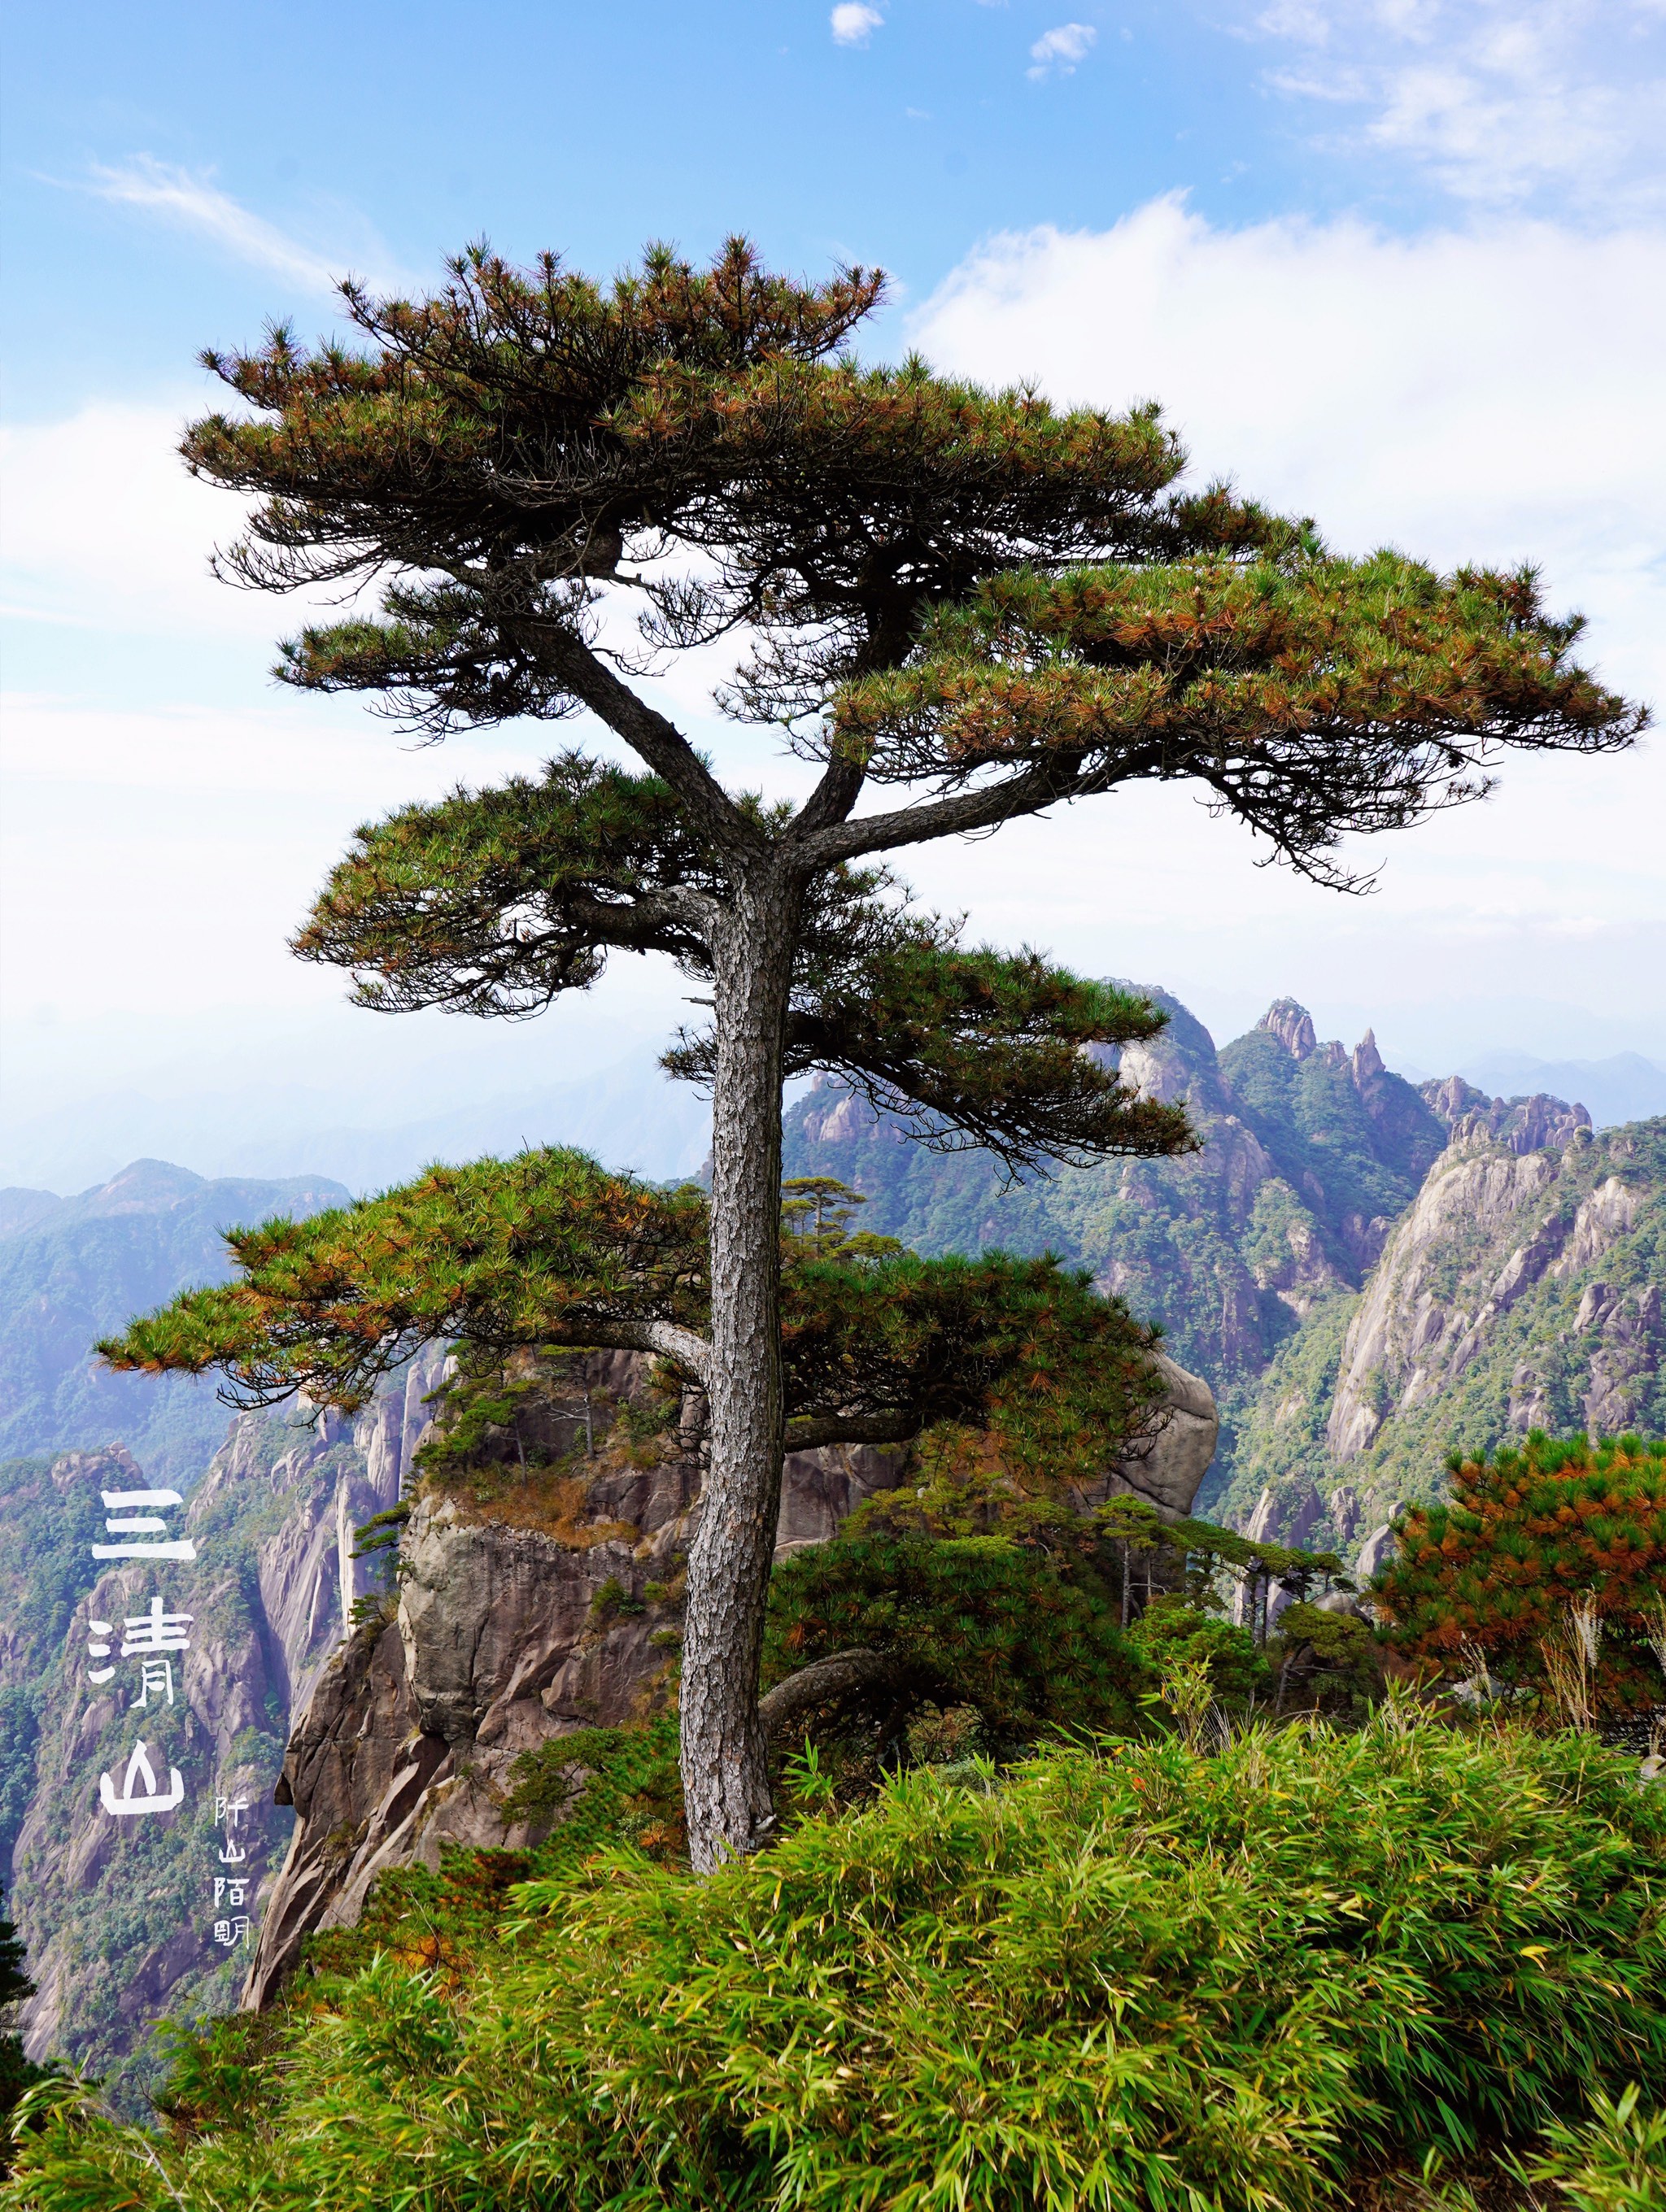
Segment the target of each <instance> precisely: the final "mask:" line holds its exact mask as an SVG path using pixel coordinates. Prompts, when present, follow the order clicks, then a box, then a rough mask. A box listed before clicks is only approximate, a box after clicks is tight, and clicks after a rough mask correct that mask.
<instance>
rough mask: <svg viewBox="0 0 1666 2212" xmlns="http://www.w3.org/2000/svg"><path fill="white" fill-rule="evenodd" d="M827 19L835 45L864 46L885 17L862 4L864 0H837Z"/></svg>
mask: <svg viewBox="0 0 1666 2212" xmlns="http://www.w3.org/2000/svg"><path fill="white" fill-rule="evenodd" d="M827 20H828V21H829V22H830V24H831V25H832V27H833V42H834V44H835V45H836V46H866V44H867V42H868V40H869V39H870V38H871V37H872V36H873V33H874V32H875V31H877V30H878V29H879V26H880V25H881V24H882V23H883V22H884V21H885V17H884V16H883V15H881V14H880V13H879V9H877V8H869V7H867V6H866V5H864V0H839V5H838V6H837V7H836V9H834V10H833V13H832V14H831V15H830V16H829V17H828V19H827Z"/></svg>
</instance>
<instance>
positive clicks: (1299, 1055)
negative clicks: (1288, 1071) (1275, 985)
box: [1256, 999, 1319, 1060]
mask: <svg viewBox="0 0 1666 2212" xmlns="http://www.w3.org/2000/svg"><path fill="white" fill-rule="evenodd" d="M1256 1028H1257V1029H1261V1030H1268V1031H1270V1032H1271V1034H1272V1035H1273V1036H1275V1037H1277V1039H1278V1041H1279V1042H1280V1044H1281V1045H1282V1046H1283V1047H1284V1048H1285V1050H1286V1052H1287V1053H1288V1054H1290V1057H1291V1058H1292V1060H1306V1059H1307V1058H1308V1057H1309V1055H1310V1054H1312V1053H1314V1052H1316V1050H1317V1049H1318V1042H1319V1041H1318V1038H1317V1037H1316V1035H1315V1034H1314V1029H1313V1017H1312V1015H1311V1014H1310V1013H1309V1012H1308V1011H1307V1008H1306V1007H1305V1006H1302V1005H1300V1004H1298V1001H1297V1000H1294V999H1274V1001H1273V1003H1272V1005H1271V1006H1269V1007H1268V1009H1267V1012H1265V1013H1264V1014H1263V1015H1262V1018H1261V1019H1260V1021H1258V1022H1257V1023H1256Z"/></svg>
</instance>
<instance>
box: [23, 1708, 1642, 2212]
mask: <svg viewBox="0 0 1666 2212" xmlns="http://www.w3.org/2000/svg"><path fill="white" fill-rule="evenodd" d="M956 1771H957V1772H959V1771H961V1770H956ZM968 1782H969V1784H970V1786H968ZM968 1782H958V1781H956V1780H955V1779H952V1778H945V1775H944V1774H943V1773H942V1772H939V1771H936V1770H933V1769H932V1768H929V1767H927V1768H921V1769H918V1770H916V1771H914V1772H912V1773H910V1774H909V1775H906V1776H904V1777H902V1778H897V1779H894V1780H891V1781H890V1782H889V1783H887V1784H885V1786H884V1787H883V1788H882V1789H881V1790H880V1791H879V1794H878V1796H876V1797H875V1798H874V1799H873V1801H872V1802H870V1803H868V1804H867V1805H866V1806H865V1807H864V1808H861V1809H860V1810H857V1811H855V1812H853V1813H847V1814H842V1815H840V1816H837V1817H827V1818H823V1817H818V1816H815V1815H813V1814H812V1815H811V1816H810V1817H806V1818H804V1819H802V1820H800V1824H799V1825H798V1826H795V1827H793V1829H792V1830H791V1831H790V1832H788V1833H787V1834H786V1835H785V1836H784V1838H782V1840H781V1842H779V1843H778V1844H775V1846H773V1847H772V1848H771V1849H769V1850H766V1851H764V1852H763V1853H760V1854H758V1855H757V1856H756V1857H752V1858H751V1859H749V1860H747V1861H745V1862H743V1863H738V1864H731V1865H729V1866H727V1867H725V1868H723V1869H720V1871H719V1872H718V1873H717V1874H716V1875H714V1876H712V1877H710V1878H708V1879H707V1880H704V1881H696V1880H694V1879H692V1878H690V1876H689V1875H687V1874H686V1873H684V1871H682V1870H681V1869H679V1868H675V1867H668V1866H666V1865H663V1864H658V1863H654V1861H653V1860H652V1859H650V1858H649V1857H645V1856H643V1855H642V1853H641V1851H640V1850H633V1849H631V1848H630V1847H629V1845H615V1846H613V1847H611V1848H608V1849H604V1850H601V1851H600V1852H599V1853H597V1854H595V1855H593V1856H592V1857H589V1858H588V1859H587V1860H586V1861H584V1862H582V1863H578V1864H576V1865H575V1864H574V1863H572V1862H571V1860H570V1859H569V1861H568V1863H565V1864H564V1865H562V1864H561V1863H560V1862H559V1860H552V1861H551V1862H550V1866H552V1867H554V1868H556V1871H553V1872H548V1871H546V1872H545V1873H544V1875H542V1876H541V1877H540V1876H539V1875H538V1869H536V1868H534V1869H533V1878H532V1879H531V1880H528V1881H524V1882H522V1883H521V1884H520V1885H519V1886H517V1887H513V1888H511V1889H509V1890H508V1892H507V1893H502V1897H503V1899H504V1902H503V1904H502V1910H501V1911H499V1912H497V1913H496V1914H493V1913H487V1914H486V1915H484V1916H481V1915H479V1914H477V1915H476V1916H475V1917H474V1919H473V1920H472V1922H470V1921H467V1920H466V1918H465V1917H459V1920H458V1922H457V1923H456V1926H455V1929H454V1930H453V1936H454V1940H439V1939H444V1937H445V1931H444V1930H443V1929H440V1930H437V1931H436V1930H435V1928H434V1927H433V1925H432V1923H430V1925H429V1936H430V1937H433V1938H436V1940H430V1941H428V1942H424V1943H422V1944H417V1943H415V1942H412V1941H410V1940H409V1932H408V1931H407V1935H406V1936H400V1935H399V1934H398V1931H397V1930H396V1931H395V1932H394V1935H393V1936H392V1940H390V1941H389V1942H388V1944H387V1947H386V1948H384V1949H382V1950H380V1952H378V1953H377V1954H375V1955H374V1957H372V1958H371V1959H370V1960H368V1963H365V1964H362V1966H360V1967H359V1968H358V1970H357V1971H355V1972H344V1973H338V1974H337V1975H335V1976H333V1977H331V1976H329V1975H323V1976H319V1977H317V1978H313V1979H312V1980H310V1981H303V1982H302V1983H301V1984H299V1985H298V1986H297V1988H296V1990H295V1993H294V1994H293V1996H292V1997H291V2000H290V2002H289V2006H288V2008H287V2009H286V2010H284V2011H283V2012H282V2013H281V2014H279V2015H277V2016H271V2015H269V2016H266V2017H265V2018H264V2019H260V2020H252V2021H249V2020H246V2021H239V2022H234V2023H228V2024H224V2025H222V2026H221V2027H218V2028H216V2029H215V2030H213V2031H211V2032H210V2034H209V2035H208V2036H207V2037H205V2038H204V2039H187V2040H186V2041H185V2044H184V2045H182V2048H181V2056H180V2063H179V2066H178V2068H177V2069H176V2074H175V2079H174V2087H173V2093H172V2094H171V2096H170V2098H169V2099H168V2100H167V2101H166V2103H165V2107H164V2109H165V2110H166V2111H167V2112H169V2113H170V2114H171V2124H170V2128H169V2131H168V2133H167V2136H147V2135H146V2134H145V2133H143V2131H140V2130H131V2129H124V2128H121V2127H119V2126H117V2125H116V2124H113V2123H112V2122H111V2121H110V2120H109V2119H107V2118H105V2117H103V2116H101V2115H100V2112H99V2111H98V2108H97V2106H96V2102H95V2100H94V2099H93V2098H92V2097H91V2096H89V2095H88V2094H85V2093H82V2092H80V2091H77V2090H76V2088H75V2087H73V2085H67V2084H58V2085H54V2086H49V2087H46V2088H45V2089H43V2090H38V2091H36V2092H34V2093H33V2095H32V2099H31V2100H30V2102H29V2103H28V2105H27V2106H26V2108H25V2115H24V2121H23V2128H22V2135H21V2144H20V2148H19V2151H18V2170H17V2172H16V2174H15V2178H14V2179H13V2180H12V2181H11V2183H10V2184H9V2185H8V2187H7V2189H6V2190H5V2191H4V2192H3V2195H0V2203H3V2204H5V2205H6V2206H9V2207H16V2208H22V2207H25V2206H27V2207H28V2208H30V2212H116V2208H118V2207H120V2208H123V2212H166V2209H167V2208H174V2212H198V2208H201V2212H210V2208H214V2212H253V2209H254V2208H255V2207H257V2206H258V2207H259V2208H261V2212H301V2208H302V2207H307V2208H313V2207H318V2208H321V2209H322V2212H370V2208H372V2207H374V2208H376V2212H386V2208H399V2212H404V2208H407V2207H417V2206H420V2207H422V2208H423V2212H486V2208H488V2207H500V2206H510V2205H514V2206H517V2207H526V2208H539V2212H542V2208H546V2207H547V2208H550V2212H554V2208H556V2207H557V2206H559V2207H561V2208H563V2212H568V2208H594V2212H602V2208H608V2212H626V2208H629V2209H630V2212H647V2209H648V2208H649V2207H655V2208H665V2207H670V2208H676V2209H677V2212H695V2208H696V2207H697V2208H700V2212H708V2208H713V2207H725V2208H735V2212H741V2208H746V2212H751V2208H754V2207H757V2208H763V2207H775V2206H781V2207H785V2206H789V2205H790V2206H794V2207H806V2208H810V2207H813V2208H818V2209H819V2208H825V2212H833V2208H838V2212H866V2209H867V2208H872V2212H879V2208H880V2207H885V2208H898V2212H939V2208H941V2212H949V2208H957V2212H958V2208H979V2209H980V2212H981V2209H982V2208H990V2212H996V2208H1000V2212H1006V2208H1012V2212H1017V2209H1018V2208H1020V2207H1023V2208H1039V2207H1043V2206H1045V2207H1047V2208H1049V2212H1087V2208H1090V2207H1091V2208H1095V2212H1100V2208H1103V2212H1146V2209H1147V2208H1159V2209H1160V2212H1168V2208H1175V2212H1179V2208H1184V2212H1239V2208H1242V2212H1304V2208H1307V2207H1309V2206H1318V2205H1322V2204H1324V2203H1337V2202H1346V2201H1347V2195H1348V2189H1349V2185H1350V2182H1351V2181H1352V2182H1353V2183H1358V2182H1359V2178H1360V2177H1361V2176H1362V2175H1364V2174H1369V2173H1370V2172H1373V2171H1376V2170H1377V2169H1379V2168H1382V2167H1384V2166H1388V2167H1392V2166H1395V2164H1397V2163H1403V2164H1404V2165H1405V2166H1406V2168H1407V2170H1408V2172H1415V2171H1416V2170H1417V2169H1418V2167H1419V2166H1420V2164H1421V2162H1422V2161H1423V2160H1426V2159H1427V2158H1429V2157H1430V2155H1431V2154H1434V2156H1435V2158H1436V2159H1437V2160H1442V2159H1444V2160H1448V2161H1455V2160H1465V2159H1474V2157H1475V2156H1476V2155H1477V2154H1484V2155H1485V2156H1486V2157H1487V2159H1488V2160H1492V2159H1493V2158H1494V2157H1495V2155H1496V2156H1503V2157H1506V2158H1510V2159H1514V2160H1517V2166H1518V2169H1519V2170H1521V2171H1525V2170H1527V2168H1528V2167H1530V2166H1532V2164H1533V2161H1534V2160H1537V2161H1538V2165H1539V2168H1540V2169H1541V2170H1542V2173H1543V2175H1544V2176H1545V2177H1546V2179H1547V2182H1548V2181H1551V2180H1552V2179H1553V2178H1554V2175H1555V2174H1557V2173H1560V2175H1562V2176H1563V2177H1564V2181H1563V2182H1555V2183H1554V2185H1555V2186H1556V2187H1557V2189H1558V2190H1559V2191H1560V2195H1559V2197H1557V2198H1556V2199H1554V2200H1553V2201H1559V2202H1564V2203H1575V2204H1585V2205H1589V2206H1590V2207H1592V2208H1596V2206H1598V2205H1602V2206H1604V2207H1607V2208H1608V2212H1635V2208H1639V2207H1644V2206H1648V2205H1652V2204H1658V2203H1660V2202H1661V2199H1660V2197H1659V2195H1658V2194H1657V2191H1656V2180H1655V2174H1654V2169H1655V2167H1656V2164H1657V2157H1656V2154H1657V2150H1658V2149H1659V2148H1660V2145H1661V2142H1662V2140H1663V2138H1662V2131H1661V2128H1660V2125H1659V2123H1658V2120H1657V2117H1651V2114H1652V2115H1656V2116H1657V2114H1658V2112H1659V2109H1660V2107H1661V2106H1662V2103H1663V2100H1666V1790H1660V1789H1657V1788H1643V1787H1640V1786H1639V1768H1638V1765H1637V1762H1636V1761H1635V1760H1634V1759H1627V1758H1625V1757H1623V1756H1621V1755H1620V1754H1617V1753H1613V1752H1610V1751H1607V1750H1604V1749H1603V1748H1602V1747H1600V1746H1599V1745H1598V1743H1597V1742H1596V1740H1595V1739H1594V1738H1592V1737H1590V1736H1585V1735H1576V1734H1572V1733H1565V1734H1561V1735H1535V1734H1533V1733H1530V1732H1529V1731H1528V1730H1526V1729H1523V1728H1520V1727H1519V1726H1517V1725H1514V1724H1500V1725H1499V1726H1497V1727H1491V1726H1486V1727H1481V1728H1478V1729H1468V1730H1462V1729H1452V1728H1450V1727H1447V1726H1444V1725H1441V1724H1439V1723H1435V1722H1432V1721H1429V1720H1427V1719H1423V1718H1420V1717H1417V1716H1416V1714H1415V1712H1414V1710H1413V1709H1411V1708H1408V1706H1407V1705H1404V1704H1403V1703H1402V1702H1401V1701H1399V1700H1397V1699H1389V1702H1388V1704H1387V1705H1385V1706H1384V1707H1383V1708H1382V1709H1380V1710H1379V1711H1378V1712H1377V1715H1376V1716H1375V1717H1373V1718H1372V1720H1371V1722H1370V1723H1368V1724H1367V1725H1366V1726H1365V1728H1364V1729H1360V1730H1358V1731H1357V1732H1353V1733H1344V1732H1333V1731H1331V1730H1330V1729H1327V1728H1325V1727H1324V1726H1322V1725H1320V1724H1303V1725H1300V1726H1298V1727H1295V1728H1290V1729H1282V1730H1276V1731H1274V1730H1268V1729H1262V1728H1250V1729H1243V1730H1240V1731H1238V1732H1237V1733H1236V1734H1234V1735H1231V1736H1230V1737H1229V1738H1228V1740H1227V1741H1225V1743H1224V1744H1222V1745H1221V1746H1220V1747H1219V1748H1217V1749H1216V1750H1215V1751H1213V1753H1209V1754H1207V1755H1206V1754H1204V1753H1200V1752H1195V1751H1192V1750H1189V1749H1188V1748H1187V1747H1185V1745H1184V1744H1183V1742H1182V1741H1179V1740H1178V1739H1177V1738H1176V1737H1173V1736H1169V1737H1164V1738H1162V1739H1159V1740H1155V1741H1146V1742H1142V1743H1128V1742H1121V1743H1115V1744H1113V1743H1110V1742H1105V1743H1103V1744H1101V1745H1099V1746H1098V1747H1091V1746H1085V1745H1062V1746H1060V1747H1055V1748H1052V1749H1050V1750H1048V1751H1046V1752H1045V1753H1043V1755H1041V1756H1038V1757H1037V1758H1034V1759H1031V1760H1028V1761H1026V1762H1025V1763H1024V1764H1022V1765H1018V1766H1016V1767H1014V1768H1012V1769H1011V1770H1010V1771H1006V1772H1005V1773H996V1772H995V1771H994V1770H993V1769H990V1768H988V1767H985V1768H982V1769H981V1770H974V1771H972V1772H971V1774H970V1777H969V1778H968ZM812 1794H813V1793H812ZM801 1802H803V1795H802V1793H801ZM558 1834H559V1832H558ZM438 1893H439V1892H437V1891H436V1892H435V1894H438ZM1632 2084H1634V2085H1636V2087H1637V2090H1638V2095H1637V2096H1636V2097H1630V2096H1629V2095H1628V2087H1627V2085H1632ZM1593 2098H1596V2099H1599V2100H1602V2099H1606V2100H1607V2102H1606V2104H1603V2103H1601V2102H1599V2103H1598V2104H1597V2105H1596V2106H1595V2107H1594V2114H1593V2117H1591V2118H1589V2119H1585V2118H1584V2117H1583V2116H1584V2115H1585V2114H1586V2112H1587V2107H1588V2105H1590V2100H1592V2099H1593ZM1547 2130H1551V2131H1552V2132H1550V2133H1547ZM1523 2161H1525V2165H1523V2163H1522V2162H1523ZM1493 2170H1494V2171H1496V2172H1500V2173H1501V2172H1503V2171H1504V2169H1503V2168H1501V2167H1494V2168H1493ZM1569 2174H1572V2175H1573V2176H1574V2182H1568V2183H1566V2186H1564V2182H1566V2176H1567V2175H1569ZM1581 2176H1584V2181H1582V2180H1580V2177H1581ZM1628 2176H1629V2177H1630V2178H1629V2179H1628V2178H1627V2177H1628ZM1605 2177H1606V2178H1605ZM1616 2177H1617V2178H1616ZM1587 2181H1588V2182H1589V2183H1590V2188H1589V2189H1588V2190H1587V2192H1586V2194H1585V2195H1584V2196H1581V2195H1580V2194H1579V2193H1578V2188H1580V2187H1584V2185H1585V2182H1587ZM1576 2183H1578V2187H1576V2186H1575V2184H1576ZM1592 2192H1596V2193H1592ZM1356 2201H1362V2200H1356ZM1378 2201H1381V2202H1387V2201H1393V2200H1389V2199H1379V2200H1378ZM1405 2201H1407V2202H1408V2203H1409V2202H1410V2201H1412V2200H1411V2199H1410V2198H1409V2197H1408V2198H1407V2199H1406V2200H1405ZM1422 2201H1424V2202H1426V2203H1433V2202H1437V2201H1438V2199H1435V2198H1425V2199H1424V2200H1422ZM1517 2201H1519V2202H1525V2201H1527V2200H1525V2199H1518V2200H1517Z"/></svg>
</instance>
